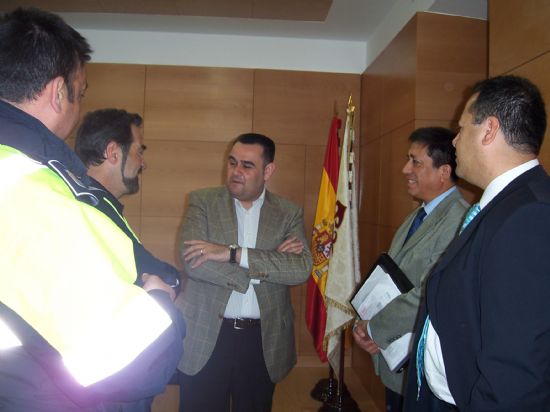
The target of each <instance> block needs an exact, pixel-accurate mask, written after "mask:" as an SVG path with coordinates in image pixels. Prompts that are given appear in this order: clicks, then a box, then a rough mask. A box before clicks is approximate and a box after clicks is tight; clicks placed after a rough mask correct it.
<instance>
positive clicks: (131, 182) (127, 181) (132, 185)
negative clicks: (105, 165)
mask: <svg viewBox="0 0 550 412" xmlns="http://www.w3.org/2000/svg"><path fill="white" fill-rule="evenodd" d="M127 159H128V155H127V154H126V155H124V156H123V158H122V164H121V165H120V173H121V174H122V183H123V184H124V187H125V188H126V190H127V193H126V194H128V195H133V194H134V193H137V192H138V191H139V175H140V174H141V170H142V168H141V167H140V168H139V170H138V171H137V173H136V175H135V176H134V177H126V176H125V175H124V169H125V168H126V160H127Z"/></svg>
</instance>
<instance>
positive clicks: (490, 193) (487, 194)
mask: <svg viewBox="0 0 550 412" xmlns="http://www.w3.org/2000/svg"><path fill="white" fill-rule="evenodd" d="M538 165H539V161H538V159H532V160H529V161H528V162H525V163H522V164H520V165H519V166H516V167H514V168H513V169H510V170H508V171H506V172H504V173H503V174H501V175H500V176H498V177H496V178H495V179H493V180H492V181H491V183H489V184H488V185H487V187H486V188H485V191H484V192H483V195H482V196H481V199H480V201H479V206H480V207H481V209H483V208H484V207H485V206H487V204H488V203H489V202H490V201H491V200H493V199H494V198H495V197H496V195H498V194H499V193H500V192H501V191H502V190H503V189H504V188H505V187H506V186H508V184H509V183H510V182H511V181H512V180H514V179H515V178H516V177H518V176H519V175H522V174H523V173H525V172H526V171H528V170H530V169H532V168H533V167H535V166H538Z"/></svg>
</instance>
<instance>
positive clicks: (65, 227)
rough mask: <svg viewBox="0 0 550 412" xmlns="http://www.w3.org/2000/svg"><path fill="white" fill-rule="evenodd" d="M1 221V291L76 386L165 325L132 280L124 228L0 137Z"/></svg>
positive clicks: (119, 362)
mask: <svg viewBox="0 0 550 412" xmlns="http://www.w3.org/2000/svg"><path fill="white" fill-rule="evenodd" d="M0 227H1V228H2V236H0V250H2V253H1V254H0V301H1V302H2V303H4V304H5V305H7V306H8V307H9V308H10V309H12V310H13V311H15V312H16V313H17V314H18V315H19V316H20V317H21V318H23V319H24V320H25V321H26V322H27V323H28V324H29V325H30V326H32V327H33V328H34V329H35V330H36V331H37V332H38V333H40V335H41V336H42V337H44V338H45V339H46V340H47V341H48V342H49V344H50V345H52V346H53V347H54V348H55V349H56V350H57V351H58V352H59V353H60V354H61V356H62V358H63V361H64V363H65V365H66V367H67V369H68V370H69V371H70V373H71V374H72V375H73V376H74V378H75V379H76V380H77V381H78V382H79V383H81V384H82V385H83V386H88V385H91V384H93V383H95V382H98V381H100V380H102V379H104V378H107V377H109V376H111V375H112V374H114V373H116V372H118V371H119V370H121V369H123V368H124V367H125V366H127V365H128V364H129V363H130V362H132V360H133V359H135V358H136V357H137V356H138V355H139V354H140V353H141V352H142V351H143V350H144V349H145V348H146V347H147V346H149V345H150V344H151V343H152V342H153V341H154V340H155V339H156V338H157V337H158V336H160V334H161V333H162V332H163V331H164V330H166V328H167V327H169V326H170V324H171V319H170V317H169V316H168V314H167V313H166V312H165V311H164V309H163V308H162V307H161V306H160V305H159V304H158V303H157V302H156V301H155V300H154V299H153V298H151V297H150V296H149V295H148V294H147V293H146V292H145V291H144V290H143V289H141V288H139V287H137V286H135V285H133V282H134V281H135V279H136V277H137V273H136V267H135V259H134V253H133V245H132V241H131V240H130V239H129V238H128V236H126V234H125V233H124V232H122V231H121V230H120V229H119V228H118V227H117V226H116V225H115V224H114V223H113V222H112V221H111V220H110V219H109V218H108V217H107V216H105V215H104V214H103V213H102V212H101V211H99V210H97V209H95V208H93V207H91V206H89V205H87V204H85V203H83V202H79V201H77V200H75V198H74V196H73V194H72V193H71V191H70V190H69V188H68V187H67V186H66V184H65V183H64V182H63V180H62V179H60V178H59V177H58V176H57V175H56V174H55V173H54V172H53V171H52V170H50V169H48V168H45V167H43V166H42V165H40V164H37V163H36V162H34V161H33V160H31V159H29V158H28V157H27V156H25V155H23V154H21V153H20V152H18V151H17V150H15V149H13V148H10V147H7V146H2V145H0ZM24 344H25V342H24V341H23V345H24Z"/></svg>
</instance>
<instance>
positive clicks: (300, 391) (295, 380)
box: [152, 367, 380, 412]
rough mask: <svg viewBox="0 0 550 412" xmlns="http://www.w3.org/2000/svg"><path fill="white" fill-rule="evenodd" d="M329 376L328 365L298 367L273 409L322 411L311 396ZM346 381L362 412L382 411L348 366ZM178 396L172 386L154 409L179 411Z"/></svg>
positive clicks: (276, 411) (284, 383)
mask: <svg viewBox="0 0 550 412" xmlns="http://www.w3.org/2000/svg"><path fill="white" fill-rule="evenodd" d="M327 377H328V368H324V367H323V368H317V367H301V368H294V369H293V370H292V372H290V374H289V375H288V376H287V377H286V378H285V379H284V380H283V381H282V382H280V383H279V384H278V385H277V386H276V387H275V395H274V397H273V409H272V412H314V411H315V412H316V411H318V410H319V408H320V407H321V406H323V404H322V403H321V402H319V401H316V400H315V399H313V398H311V396H310V392H311V390H312V389H313V387H314V386H315V384H316V383H317V382H318V381H319V380H320V379H323V378H327ZM344 380H345V382H346V386H347V388H348V390H349V392H350V393H351V396H352V398H353V399H354V400H355V402H357V404H358V406H359V409H360V410H361V412H380V411H379V410H378V409H377V408H376V406H375V405H374V403H373V402H372V400H371V398H370V397H369V395H368V394H367V392H366V391H365V390H364V389H363V387H362V385H361V383H360V382H359V378H358V377H357V375H356V374H355V372H354V371H353V370H351V369H349V368H346V370H345V376H344ZM178 398H179V395H178V388H177V387H176V386H174V385H169V386H168V388H167V390H166V392H165V393H164V394H162V395H159V396H157V398H156V399H155V402H154V403H153V411H152V412H177V408H178V406H177V405H178ZM341 410H342V412H344V411H345V409H344V408H341ZM205 412H206V411H205Z"/></svg>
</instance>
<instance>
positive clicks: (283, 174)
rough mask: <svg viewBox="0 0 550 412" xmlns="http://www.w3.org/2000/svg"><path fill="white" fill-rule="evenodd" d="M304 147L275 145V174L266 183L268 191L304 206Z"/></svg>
mask: <svg viewBox="0 0 550 412" xmlns="http://www.w3.org/2000/svg"><path fill="white" fill-rule="evenodd" d="M305 164H306V147H305V146H303V145H286V144H277V147H276V154H275V172H274V173H273V175H272V176H271V179H269V180H268V182H267V185H266V186H267V188H268V190H270V191H272V192H273V193H276V194H278V195H280V196H283V197H285V198H287V199H289V200H291V201H292V202H294V203H296V204H297V205H299V206H301V207H303V206H304V196H305V195H304V193H305V167H304V165H305Z"/></svg>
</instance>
